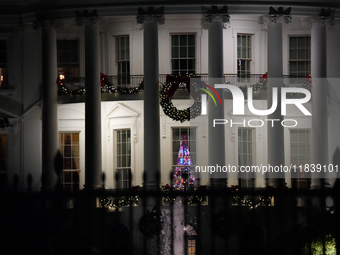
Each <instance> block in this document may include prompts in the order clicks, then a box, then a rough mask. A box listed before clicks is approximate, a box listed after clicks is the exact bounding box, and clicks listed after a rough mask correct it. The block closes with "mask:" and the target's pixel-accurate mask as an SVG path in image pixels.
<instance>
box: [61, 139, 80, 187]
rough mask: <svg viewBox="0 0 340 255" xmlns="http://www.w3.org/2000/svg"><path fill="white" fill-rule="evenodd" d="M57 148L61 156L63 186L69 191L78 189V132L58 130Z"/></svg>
mask: <svg viewBox="0 0 340 255" xmlns="http://www.w3.org/2000/svg"><path fill="white" fill-rule="evenodd" d="M59 149H60V152H61V154H62V156H63V171H62V173H61V182H62V185H63V188H64V189H65V190H69V191H76V190H79V173H80V166H79V163H80V162H79V161H80V159H79V133H78V132H60V133H59Z"/></svg>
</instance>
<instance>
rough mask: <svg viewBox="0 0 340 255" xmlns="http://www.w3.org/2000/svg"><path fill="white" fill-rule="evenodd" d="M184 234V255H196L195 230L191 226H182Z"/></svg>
mask: <svg viewBox="0 0 340 255" xmlns="http://www.w3.org/2000/svg"><path fill="white" fill-rule="evenodd" d="M184 234H185V244H186V253H185V254H186V255H196V254H197V240H196V239H197V232H196V230H195V229H194V228H193V227H192V226H191V225H187V226H186V227H185V228H184Z"/></svg>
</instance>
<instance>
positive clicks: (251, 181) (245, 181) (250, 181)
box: [237, 127, 256, 188]
mask: <svg viewBox="0 0 340 255" xmlns="http://www.w3.org/2000/svg"><path fill="white" fill-rule="evenodd" d="M240 130H247V131H250V132H251V134H252V137H251V154H249V153H241V155H240V142H241V141H240V140H239V132H240ZM255 132H256V131H255V129H254V128H247V127H239V128H238V129H237V160H238V162H237V164H238V166H239V168H240V167H241V166H254V165H255V164H256V162H255V161H256V156H255V143H256V142H255V141H256V139H255ZM247 135H248V133H247ZM242 141H243V140H242ZM246 143H247V148H248V143H249V141H248V139H247V141H246ZM242 149H243V148H241V150H242ZM247 150H248V149H247ZM243 154H246V155H251V162H247V163H246V164H243V162H242V161H243V160H242V159H241V157H240V156H243ZM248 160H249V159H247V161H248ZM244 174H245V173H242V176H239V185H240V187H242V188H255V184H256V183H255V178H254V177H251V176H249V177H248V174H246V175H247V176H246V178H243V175H244Z"/></svg>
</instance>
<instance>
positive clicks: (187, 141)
mask: <svg viewBox="0 0 340 255" xmlns="http://www.w3.org/2000/svg"><path fill="white" fill-rule="evenodd" d="M172 158H173V180H172V181H173V188H175V189H178V190H186V189H188V188H192V187H196V186H197V177H198V176H197V174H196V173H195V167H194V166H195V164H196V128H173V129H172Z"/></svg>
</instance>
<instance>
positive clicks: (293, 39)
mask: <svg viewBox="0 0 340 255" xmlns="http://www.w3.org/2000/svg"><path fill="white" fill-rule="evenodd" d="M289 39H290V40H289V43H290V48H297V37H290V38H289Z"/></svg>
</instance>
